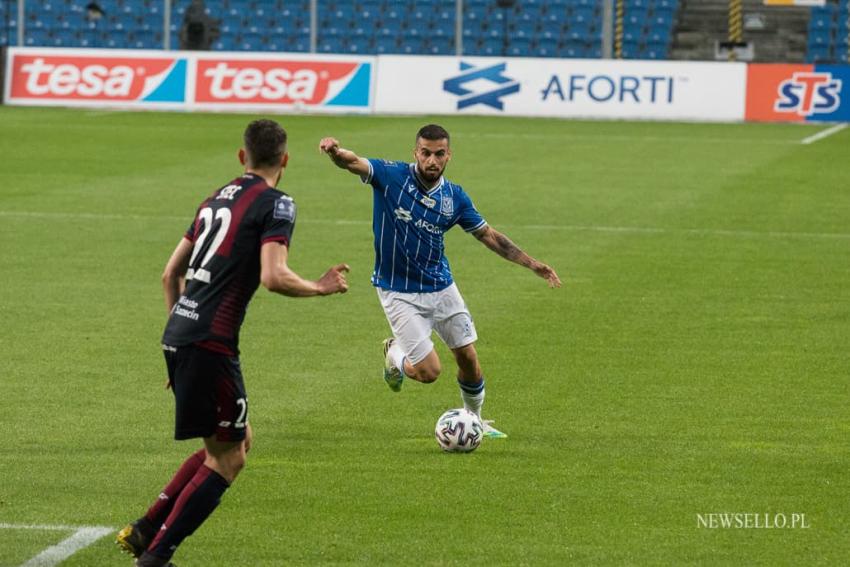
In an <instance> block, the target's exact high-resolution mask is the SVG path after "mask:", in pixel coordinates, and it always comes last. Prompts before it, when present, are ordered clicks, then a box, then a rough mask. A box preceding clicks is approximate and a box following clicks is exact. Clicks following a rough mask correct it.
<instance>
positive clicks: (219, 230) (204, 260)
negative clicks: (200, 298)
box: [186, 207, 231, 283]
mask: <svg viewBox="0 0 850 567" xmlns="http://www.w3.org/2000/svg"><path fill="white" fill-rule="evenodd" d="M198 218H199V219H200V220H201V222H203V223H204V228H203V230H202V231H201V234H200V235H199V236H198V239H197V240H196V241H195V248H194V249H193V250H192V257H191V258H190V259H189V269H188V270H187V271H186V280H187V281H188V280H197V281H200V282H204V283H210V277H211V276H210V273H209V271H208V270H207V269H206V268H205V266H206V265H207V264H209V261H210V260H212V257H213V256H214V255H215V253H216V251H217V250H218V247H219V246H221V243H222V242H224V239H225V237H226V236H227V230H228V229H229V228H230V219H231V215H230V209H226V208H222V209H218V210H217V211H215V217H214V218H213V210H212V208H210V207H205V208H203V209H201V211H200V212H199V213H198ZM210 239H212V240H210Z"/></svg>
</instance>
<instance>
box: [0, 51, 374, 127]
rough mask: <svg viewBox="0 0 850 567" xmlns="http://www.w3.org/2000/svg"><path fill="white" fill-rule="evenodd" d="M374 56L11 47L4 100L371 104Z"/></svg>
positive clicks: (351, 108) (212, 105)
mask: <svg viewBox="0 0 850 567" xmlns="http://www.w3.org/2000/svg"><path fill="white" fill-rule="evenodd" d="M374 69H375V58H372V57H348V56H344V55H341V56H323V55H297V54H265V53H263V54H261V53H248V54H244V53H209V52H207V53H197V52H167V51H139V50H96V49H49V48H10V49H9V50H8V65H7V74H6V80H5V85H4V95H5V101H6V103H7V104H26V105H61V106H86V107H121V108H145V109H164V110H167V109H177V110H195V109H213V110H249V111H250V110H270V111H282V110H303V111H309V112H370V111H371V110H372V106H373V105H372V83H373V81H374V76H375V74H374Z"/></svg>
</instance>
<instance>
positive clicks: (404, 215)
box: [393, 207, 413, 222]
mask: <svg viewBox="0 0 850 567" xmlns="http://www.w3.org/2000/svg"><path fill="white" fill-rule="evenodd" d="M393 213H395V218H397V219H398V220H402V221H404V222H410V221H411V220H412V219H413V215H411V214H410V211H408V210H407V209H402V208H401V207H399V208H397V209H396V210H394V211H393Z"/></svg>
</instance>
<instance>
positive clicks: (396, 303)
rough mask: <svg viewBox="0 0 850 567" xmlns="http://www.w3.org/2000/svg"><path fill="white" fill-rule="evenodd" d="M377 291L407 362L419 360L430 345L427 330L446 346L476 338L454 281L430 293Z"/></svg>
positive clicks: (470, 341) (451, 346)
mask: <svg viewBox="0 0 850 567" xmlns="http://www.w3.org/2000/svg"><path fill="white" fill-rule="evenodd" d="M377 290H378V299H380V300H381V305H382V306H383V308H384V314H385V315H386V316H387V321H389V323H390V328H391V329H392V331H393V336H394V337H395V339H396V341H398V344H399V346H400V347H401V350H403V351H404V355H405V356H406V357H407V360H408V361H409V362H410V363H411V364H416V363H418V362H420V361H421V360H422V359H423V358H425V357H426V356H428V353H429V352H431V349H433V348H434V343H433V342H431V331H436V332H437V335H438V336H439V337H440V338H441V339H442V340H443V342H444V343H446V345H447V346H448V347H449V348H459V347H462V346H466V345H468V344H472V343H474V342H475V341H476V340H478V334H477V333H476V332H475V323H473V322H472V316H471V315H470V314H469V310H468V309H467V308H466V303H464V301H463V297H461V295H460V292H459V291H458V289H457V286H456V285H455V284H452V285H450V286H449V287H447V288H446V289H443V290H441V291H434V292H430V293H402V292H398V291H389V290H386V289H381V288H377Z"/></svg>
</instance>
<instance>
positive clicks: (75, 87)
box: [4, 48, 187, 108]
mask: <svg viewBox="0 0 850 567" xmlns="http://www.w3.org/2000/svg"><path fill="white" fill-rule="evenodd" d="M7 61H8V65H7V68H6V81H5V83H6V84H5V85H4V95H5V96H4V98H5V101H6V104H26V105H45V106H48V105H61V106H91V107H103V106H125V107H126V106H144V107H147V108H176V107H180V106H182V105H184V103H185V91H186V65H187V60H186V58H185V57H180V56H179V55H177V54H169V53H167V52H160V51H147V52H140V51H130V50H95V49H49V48H44V49H42V48H32V49H30V48H10V49H9V50H8V55H7Z"/></svg>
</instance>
